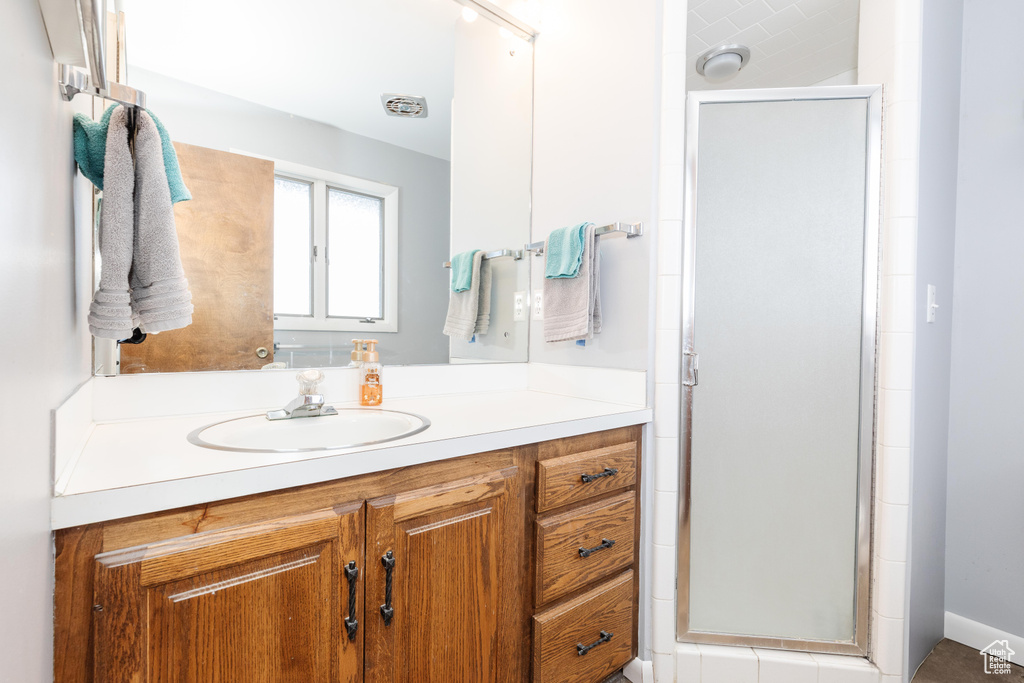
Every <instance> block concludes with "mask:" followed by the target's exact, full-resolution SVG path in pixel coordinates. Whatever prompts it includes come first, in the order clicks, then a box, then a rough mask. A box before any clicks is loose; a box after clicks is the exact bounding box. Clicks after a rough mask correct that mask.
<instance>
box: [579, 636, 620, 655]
mask: <svg viewBox="0 0 1024 683" xmlns="http://www.w3.org/2000/svg"><path fill="white" fill-rule="evenodd" d="M614 635H615V634H614V633H608V631H601V637H600V638H598V639H597V640H595V641H594V642H593V643H591V644H590V645H584V644H583V643H576V654H578V655H579V656H580V657H582V656H583V655H585V654H587V653H588V652H590V651H591V650H593V649H594V648H595V647H597V646H598V645H600V644H601V643H607V642H608V641H609V640H611V639H612V636H614Z"/></svg>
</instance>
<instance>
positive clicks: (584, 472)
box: [537, 441, 637, 512]
mask: <svg viewBox="0 0 1024 683" xmlns="http://www.w3.org/2000/svg"><path fill="white" fill-rule="evenodd" d="M636 449H637V443H636V442H635V441H630V442H629V443H623V444H618V445H615V446H608V447H607V448H598V449H596V450H592V451H583V452H581V453H570V454H569V455H563V456H561V457H558V458H552V459H550V460H542V461H540V462H538V463H537V512H544V511H545V510H550V509H552V508H556V507H559V506H562V505H567V504H569V503H578V502H580V501H583V500H587V499H588V498H593V497H594V496H597V495H600V494H602V493H607V492H608V491H614V490H616V489H620V488H624V487H626V486H632V485H633V484H634V483H635V482H636ZM597 475H600V476H597Z"/></svg>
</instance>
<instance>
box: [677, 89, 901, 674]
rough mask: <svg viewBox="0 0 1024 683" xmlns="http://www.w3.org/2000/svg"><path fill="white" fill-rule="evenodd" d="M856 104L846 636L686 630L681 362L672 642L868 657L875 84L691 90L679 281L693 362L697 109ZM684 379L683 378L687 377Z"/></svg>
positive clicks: (686, 451) (688, 387)
mask: <svg viewBox="0 0 1024 683" xmlns="http://www.w3.org/2000/svg"><path fill="white" fill-rule="evenodd" d="M849 99H860V100H866V101H867V121H866V149H865V164H866V165H865V193H864V194H865V196H864V200H865V203H864V273H863V291H862V310H861V373H860V387H861V390H860V426H859V433H858V482H857V560H856V572H857V576H856V594H855V598H854V636H853V639H852V640H849V641H833V640H813V639H800V638H784V637H772V636H753V635H742V634H735V633H714V632H708V631H692V630H690V530H691V529H690V512H691V510H690V503H691V500H690V474H691V456H692V453H691V445H692V444H691V442H690V438H691V435H692V433H693V389H694V386H695V385H696V380H697V373H696V365H695V364H694V366H693V367H692V370H693V372H692V373H691V372H690V369H691V368H690V367H689V364H688V363H686V362H684V363H683V367H682V371H681V381H680V407H681V416H680V417H681V419H680V424H679V448H680V463H681V467H680V468H679V491H680V496H679V538H678V556H677V562H678V565H677V569H678V571H677V584H676V593H677V600H678V604H677V613H676V640H677V641H678V642H688V643H708V644H716V645H735V646H745V647H762V648H773V649H783V650H802V651H805V652H821V653H829V654H843V655H860V656H866V655H867V654H868V624H869V617H870V613H871V610H870V606H871V604H870V588H871V517H872V499H873V490H872V471H873V467H874V461H875V425H876V422H877V410H878V400H877V396H878V381H877V372H876V369H877V354H878V334H879V327H880V326H879V324H878V311H879V299H878V297H879V291H880V287H879V278H880V274H881V268H880V265H881V251H880V250H879V226H880V223H881V208H882V207H881V201H880V199H881V187H880V184H881V164H882V88H881V86H876V85H852V86H828V87H816V88H770V89H751V90H717V91H714V90H706V91H691V92H689V93H688V94H687V100H686V167H685V173H686V177H685V180H684V202H685V203H684V215H683V277H682V320H681V334H682V340H681V341H682V344H681V349H680V350H681V355H682V358H683V359H684V361H685V359H687V358H694V359H695V360H696V357H695V354H696V353H697V350H696V349H695V348H694V309H695V303H696V301H695V299H694V296H695V293H696V256H697V252H696V247H697V240H696V237H697V235H696V231H697V175H698V167H697V159H698V135H699V132H700V107H701V105H704V104H723V103H729V104H742V103H747V102H751V103H752V102H787V101H796V100H800V101H821V100H849ZM688 375H689V376H688Z"/></svg>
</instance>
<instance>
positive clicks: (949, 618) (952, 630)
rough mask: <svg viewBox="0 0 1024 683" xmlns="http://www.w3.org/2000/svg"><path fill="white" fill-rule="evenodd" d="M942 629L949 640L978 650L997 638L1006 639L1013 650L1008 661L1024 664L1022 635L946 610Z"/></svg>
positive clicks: (1023, 639)
mask: <svg viewBox="0 0 1024 683" xmlns="http://www.w3.org/2000/svg"><path fill="white" fill-rule="evenodd" d="M943 631H944V635H945V636H946V637H947V638H949V639H950V640H955V641H956V642H958V643H963V644H964V645H969V646H970V647H973V648H974V649H975V650H979V651H980V650H981V649H982V648H986V647H988V646H989V645H990V644H992V643H993V642H995V641H997V640H1008V641H1010V649H1011V650H1013V651H1014V652H1015V654H1014V655H1013V656H1012V657H1010V661H1011V662H1013V663H1014V664H1019V665H1021V666H1024V636H1015V635H1014V634H1012V633H1007V632H1006V631H1000V630H999V629H997V628H993V627H992V626H988V625H987V624H982V623H980V622H977V621H974V620H972V619H968V618H967V617H962V616H960V615H959V614H953V613H952V612H946V619H945V628H944V629H943Z"/></svg>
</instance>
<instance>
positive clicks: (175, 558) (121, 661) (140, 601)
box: [94, 501, 364, 683]
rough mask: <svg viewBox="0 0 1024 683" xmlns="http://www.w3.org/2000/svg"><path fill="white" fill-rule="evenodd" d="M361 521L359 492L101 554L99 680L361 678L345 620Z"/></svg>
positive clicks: (292, 682)
mask: <svg viewBox="0 0 1024 683" xmlns="http://www.w3.org/2000/svg"><path fill="white" fill-rule="evenodd" d="M362 527H363V504H362V502H361V501H360V502H359V503H352V504H349V505H346V506H337V507H335V508H332V509H327V510H320V511H317V512H311V513H307V514H304V515H297V516H294V517H286V518H281V519H277V520H274V521H272V522H264V523H260V524H256V525H252V526H251V527H248V528H242V529H235V530H229V531H216V532H210V533H206V534H194V535H192V536H187V537H184V538H181V539H177V540H176V541H173V542H167V543H161V544H154V545H151V546H137V547H134V548H127V549H124V550H119V551H114V552H111V553H103V554H100V555H97V556H96V558H95V566H96V580H95V581H96V593H95V596H96V597H95V600H96V607H95V608H94V610H95V612H94V623H95V628H96V643H97V646H96V657H95V676H94V680H95V681H97V682H99V681H138V682H139V683H141V682H142V681H144V680H145V681H149V682H150V683H179V682H189V683H201V682H204V681H218V682H219V683H337V682H344V683H358V682H359V681H362V673H363V666H362V641H361V639H359V638H356V639H355V640H350V639H349V638H348V637H347V635H343V634H344V633H345V629H344V628H343V624H342V619H343V618H344V616H347V614H348V612H347V609H348V603H347V600H346V599H345V598H347V595H348V591H347V585H346V584H345V583H344V581H345V579H344V578H343V577H344V572H343V571H342V568H343V567H344V566H345V565H346V564H347V563H348V562H350V561H351V562H355V563H356V565H357V566H358V567H362V565H363V552H364V551H363V544H362ZM357 610H358V608H357ZM357 615H358V616H359V617H361V616H362V615H361V611H357Z"/></svg>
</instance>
